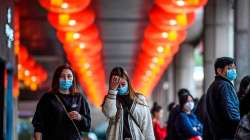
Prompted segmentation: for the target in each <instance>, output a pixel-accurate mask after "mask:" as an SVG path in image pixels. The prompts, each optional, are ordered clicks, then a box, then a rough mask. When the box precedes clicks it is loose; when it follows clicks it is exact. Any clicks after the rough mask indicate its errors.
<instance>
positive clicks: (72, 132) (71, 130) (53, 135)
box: [32, 65, 91, 140]
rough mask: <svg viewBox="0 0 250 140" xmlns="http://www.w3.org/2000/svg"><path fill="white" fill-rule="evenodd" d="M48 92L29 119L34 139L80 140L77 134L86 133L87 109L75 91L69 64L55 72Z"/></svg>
mask: <svg viewBox="0 0 250 140" xmlns="http://www.w3.org/2000/svg"><path fill="white" fill-rule="evenodd" d="M51 89H52V90H51V91H49V92H48V93H45V94H44V95H43V96H42V98H41V99H40V100H39V102H38V104H37V108H36V112H35V115H34V117H33V120H32V124H33V126H34V131H35V133H34V139H35V140H80V139H81V136H80V133H81V132H83V131H85V132H88V131H89V130H90V126H91V118H90V109H89V105H88V103H87V101H86V99H85V98H84V96H83V95H82V94H80V93H79V92H78V87H77V80H76V76H75V73H74V71H73V70H72V68H71V67H70V66H69V65H62V66H59V67H58V68H57V69H56V71H55V73H54V76H53V81H52V86H51ZM63 106H64V107H65V109H66V110H64V107H63ZM73 122H74V124H73ZM74 125H75V126H76V127H77V128H75V126H74Z"/></svg>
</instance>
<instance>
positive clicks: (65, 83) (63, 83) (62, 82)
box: [59, 80, 73, 90]
mask: <svg viewBox="0 0 250 140" xmlns="http://www.w3.org/2000/svg"><path fill="white" fill-rule="evenodd" d="M72 85H73V81H72V80H59V87H60V89H61V90H69V88H70V87H71V86H72Z"/></svg>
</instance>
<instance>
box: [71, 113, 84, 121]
mask: <svg viewBox="0 0 250 140" xmlns="http://www.w3.org/2000/svg"><path fill="white" fill-rule="evenodd" d="M69 117H70V119H71V120H78V121H80V120H81V119H82V116H81V114H80V113H78V112H77V111H71V112H69Z"/></svg>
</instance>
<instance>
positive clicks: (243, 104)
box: [240, 92, 250, 117]
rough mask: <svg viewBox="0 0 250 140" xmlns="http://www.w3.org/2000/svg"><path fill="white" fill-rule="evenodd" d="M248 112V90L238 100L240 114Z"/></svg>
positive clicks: (249, 95)
mask: <svg viewBox="0 0 250 140" xmlns="http://www.w3.org/2000/svg"><path fill="white" fill-rule="evenodd" d="M249 112H250V92H249V93H247V94H246V95H245V96H244V97H242V98H241V100H240V116H241V117H243V116H244V115H246V114H248V113H249Z"/></svg>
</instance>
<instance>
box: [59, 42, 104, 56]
mask: <svg viewBox="0 0 250 140" xmlns="http://www.w3.org/2000/svg"><path fill="white" fill-rule="evenodd" d="M64 49H65V51H66V52H69V53H72V54H74V55H76V56H77V55H80V56H81V55H85V56H93V55H95V54H97V53H100V51H101V50H102V44H101V41H100V40H95V41H93V42H87V43H85V42H75V43H69V44H65V45H64Z"/></svg>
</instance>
